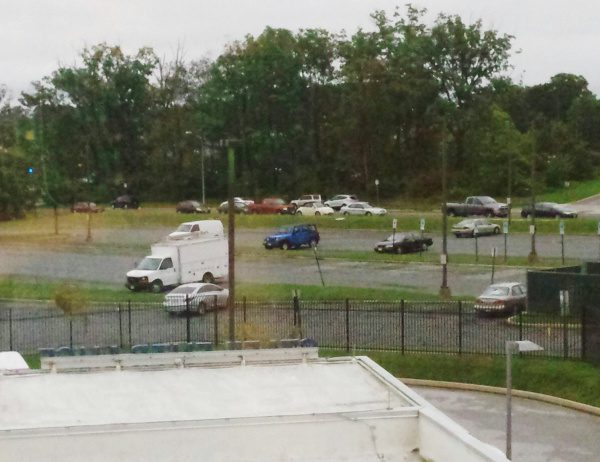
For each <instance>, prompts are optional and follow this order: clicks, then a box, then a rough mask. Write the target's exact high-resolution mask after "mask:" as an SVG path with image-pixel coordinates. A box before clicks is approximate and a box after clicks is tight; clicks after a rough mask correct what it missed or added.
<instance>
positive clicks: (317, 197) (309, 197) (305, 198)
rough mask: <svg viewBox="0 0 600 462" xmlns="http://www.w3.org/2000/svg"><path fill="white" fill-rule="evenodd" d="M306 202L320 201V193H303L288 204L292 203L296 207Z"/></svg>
mask: <svg viewBox="0 0 600 462" xmlns="http://www.w3.org/2000/svg"><path fill="white" fill-rule="evenodd" d="M308 202H321V195H320V194H304V195H303V196H300V197H299V198H298V199H295V200H293V201H292V202H290V204H293V205H294V207H296V208H298V207H302V206H303V205H305V204H306V203H308Z"/></svg>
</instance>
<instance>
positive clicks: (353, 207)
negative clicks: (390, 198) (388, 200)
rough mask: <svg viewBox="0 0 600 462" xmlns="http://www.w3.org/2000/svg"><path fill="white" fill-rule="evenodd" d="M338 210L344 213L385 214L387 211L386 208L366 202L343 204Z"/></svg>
mask: <svg viewBox="0 0 600 462" xmlns="http://www.w3.org/2000/svg"><path fill="white" fill-rule="evenodd" d="M340 211H341V212H342V213H343V214H344V215H366V216H371V215H385V214H386V213H387V210H386V209H382V208H381V207H373V206H372V205H371V204H369V203H368V202H354V203H352V204H349V205H345V206H344V207H342V208H341V209H340Z"/></svg>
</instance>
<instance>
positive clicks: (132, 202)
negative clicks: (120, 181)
mask: <svg viewBox="0 0 600 462" xmlns="http://www.w3.org/2000/svg"><path fill="white" fill-rule="evenodd" d="M111 205H112V208H113V209H138V208H140V203H139V201H138V200H137V199H136V198H135V197H134V196H132V195H131V194H124V195H122V196H119V197H117V198H116V199H115V200H114V201H112V202H111Z"/></svg>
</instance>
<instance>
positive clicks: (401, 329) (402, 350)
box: [400, 299, 404, 354]
mask: <svg viewBox="0 0 600 462" xmlns="http://www.w3.org/2000/svg"><path fill="white" fill-rule="evenodd" d="M400 333H401V337H400V338H401V343H400V351H401V352H402V354H404V299H402V300H400Z"/></svg>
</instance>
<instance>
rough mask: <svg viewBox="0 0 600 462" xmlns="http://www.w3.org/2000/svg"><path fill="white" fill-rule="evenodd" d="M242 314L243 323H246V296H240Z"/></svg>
mask: <svg viewBox="0 0 600 462" xmlns="http://www.w3.org/2000/svg"><path fill="white" fill-rule="evenodd" d="M242 316H243V318H244V324H246V296H245V295H244V297H243V298H242Z"/></svg>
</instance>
